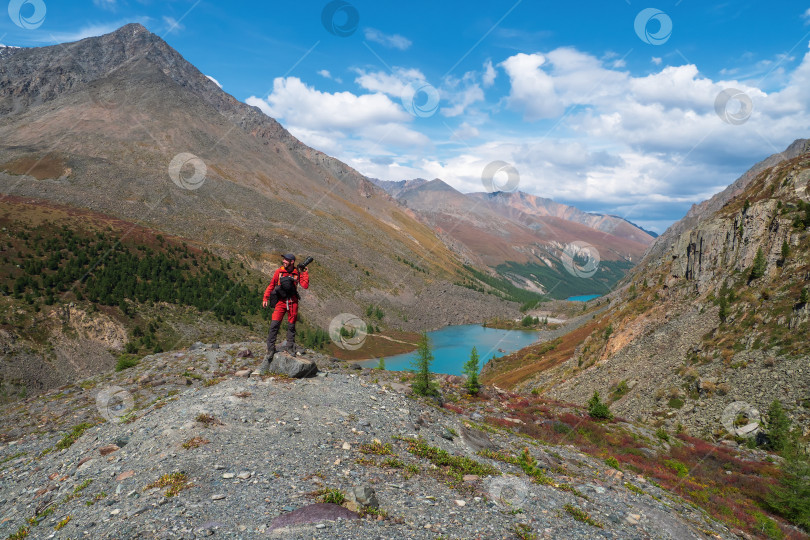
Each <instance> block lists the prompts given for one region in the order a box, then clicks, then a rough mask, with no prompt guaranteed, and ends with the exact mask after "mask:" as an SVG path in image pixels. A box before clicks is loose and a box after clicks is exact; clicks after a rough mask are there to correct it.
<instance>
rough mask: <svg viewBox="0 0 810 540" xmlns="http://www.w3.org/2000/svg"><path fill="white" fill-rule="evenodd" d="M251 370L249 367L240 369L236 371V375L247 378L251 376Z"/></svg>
mask: <svg viewBox="0 0 810 540" xmlns="http://www.w3.org/2000/svg"><path fill="white" fill-rule="evenodd" d="M250 372H251V370H249V369H240V370H239V371H237V372H236V373H234V375H235V376H236V377H242V378H245V379H247V378H248V377H250Z"/></svg>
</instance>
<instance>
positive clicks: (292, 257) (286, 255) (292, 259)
mask: <svg viewBox="0 0 810 540" xmlns="http://www.w3.org/2000/svg"><path fill="white" fill-rule="evenodd" d="M282 257H284V258H285V259H287V260H288V261H294V260H295V255H293V254H292V253H285V254H284V255H282Z"/></svg>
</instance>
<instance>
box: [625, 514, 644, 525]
mask: <svg viewBox="0 0 810 540" xmlns="http://www.w3.org/2000/svg"><path fill="white" fill-rule="evenodd" d="M639 520H641V514H627V515H626V516H625V517H624V521H626V522H627V524H628V525H638V522H639Z"/></svg>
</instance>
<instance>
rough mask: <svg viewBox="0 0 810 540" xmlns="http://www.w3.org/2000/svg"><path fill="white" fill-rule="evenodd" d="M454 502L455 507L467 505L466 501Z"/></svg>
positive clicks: (457, 500)
mask: <svg viewBox="0 0 810 540" xmlns="http://www.w3.org/2000/svg"><path fill="white" fill-rule="evenodd" d="M454 502H455V503H456V505H457V506H465V505H466V504H467V501H463V500H461V499H456V500H455V501H454Z"/></svg>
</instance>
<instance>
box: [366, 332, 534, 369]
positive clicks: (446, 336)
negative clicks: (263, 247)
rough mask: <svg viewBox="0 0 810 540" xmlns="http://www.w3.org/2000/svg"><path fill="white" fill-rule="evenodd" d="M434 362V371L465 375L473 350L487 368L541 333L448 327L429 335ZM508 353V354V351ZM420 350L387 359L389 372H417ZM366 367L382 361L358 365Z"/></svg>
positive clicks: (527, 343) (431, 367)
mask: <svg viewBox="0 0 810 540" xmlns="http://www.w3.org/2000/svg"><path fill="white" fill-rule="evenodd" d="M427 334H428V338H430V350H431V352H432V353H433V363H432V364H431V365H430V371H432V372H433V373H445V374H447V375H461V374H462V373H461V369H462V368H463V367H464V363H465V362H467V361H468V360H469V359H470V351H472V348H473V347H475V348H476V350H477V351H478V357H479V359H480V361H479V367H483V366H484V364H486V363H487V362H488V361H489V360H490V359H491V358H492V357H493V356H498V357H501V356H504V355H506V354H508V353H511V352H515V351H517V350H519V349H522V348H523V347H526V346H528V345H531V344H532V343H534V342H535V341H537V331H534V330H532V331H528V330H499V329H497V328H485V327H483V326H479V325H477V324H465V325H460V326H446V327H444V328H442V329H440V330H436V331H433V332H428V333H427ZM504 351H505V352H504ZM415 358H416V351H414V352H410V353H405V354H398V355H396V356H391V357H388V358H386V359H385V369H389V370H391V371H406V370H409V369H413V365H412V362H413V360H414V359H415ZM358 363H359V364H360V365H361V366H363V367H376V366H377V365H379V363H380V361H379V359H376V360H365V361H363V362H358Z"/></svg>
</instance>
